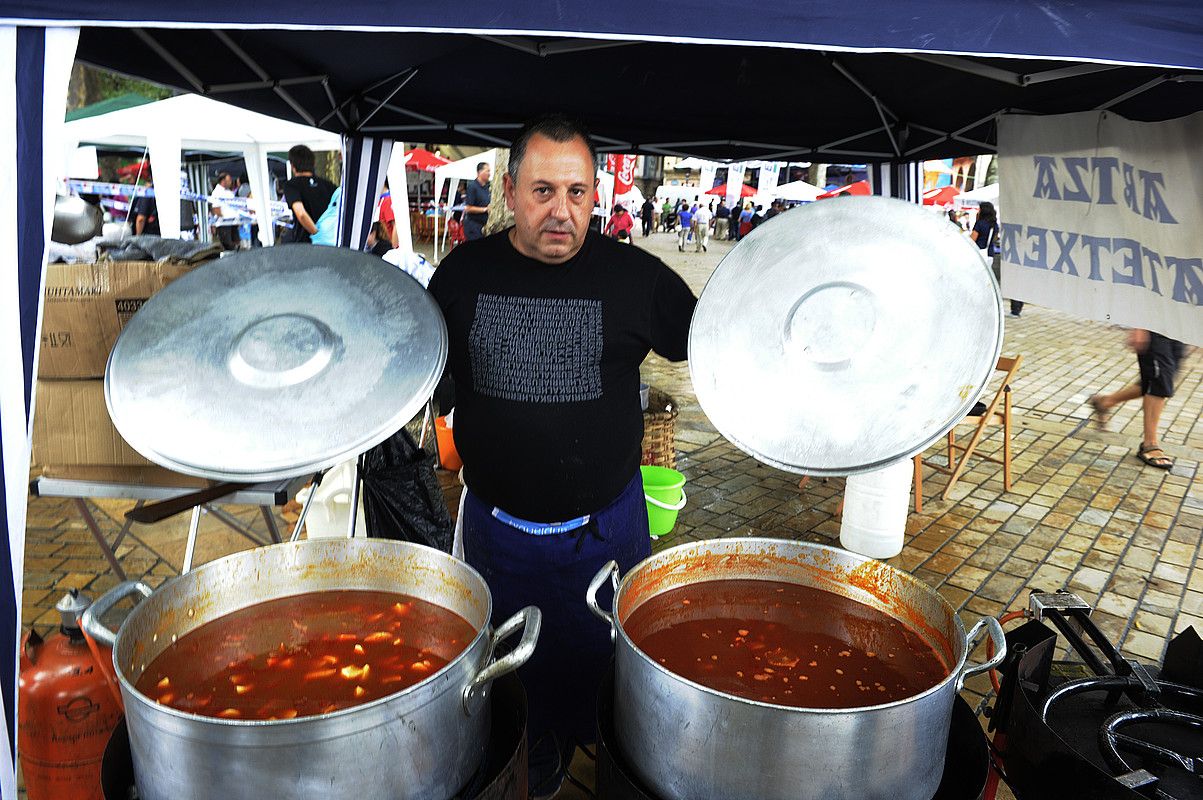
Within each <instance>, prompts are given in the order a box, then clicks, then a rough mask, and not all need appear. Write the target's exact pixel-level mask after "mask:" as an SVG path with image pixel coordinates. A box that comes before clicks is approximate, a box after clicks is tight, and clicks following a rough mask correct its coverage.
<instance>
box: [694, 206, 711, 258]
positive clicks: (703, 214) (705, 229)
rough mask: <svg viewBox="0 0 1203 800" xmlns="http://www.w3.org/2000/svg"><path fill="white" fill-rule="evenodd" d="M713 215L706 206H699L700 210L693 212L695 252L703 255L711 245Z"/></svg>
mask: <svg viewBox="0 0 1203 800" xmlns="http://www.w3.org/2000/svg"><path fill="white" fill-rule="evenodd" d="M712 219H713V215H712V214H711V213H710V209H709V208H707V207H706V206H704V205H698V210H697V211H695V212H693V221H692V223H691V224H692V226H693V251H694V252H695V253H701V252H703V251H704V250H706V246H707V245H708V244H709V243H710V222H711V220H712Z"/></svg>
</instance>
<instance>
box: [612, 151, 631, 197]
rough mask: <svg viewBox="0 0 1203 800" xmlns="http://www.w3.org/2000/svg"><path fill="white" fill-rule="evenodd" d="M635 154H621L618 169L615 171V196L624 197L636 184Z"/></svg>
mask: <svg viewBox="0 0 1203 800" xmlns="http://www.w3.org/2000/svg"><path fill="white" fill-rule="evenodd" d="M635 158H636V157H635V156H619V157H618V159H619V163H618V165H617V169H618V171H617V172H615V173H614V196H615V197H622V196H623V195H624V194H627V193H628V192H630V191H631V188H632V187H634V185H635Z"/></svg>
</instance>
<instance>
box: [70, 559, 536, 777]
mask: <svg viewBox="0 0 1203 800" xmlns="http://www.w3.org/2000/svg"><path fill="white" fill-rule="evenodd" d="M327 589H365V590H377V591H389V592H399V593H404V594H409V595H413V596H415V597H418V598H420V599H423V600H428V601H430V602H433V603H437V604H438V605H440V606H443V607H444V608H447V609H450V610H451V611H454V612H455V613H457V614H459V615H460V616H461V617H463V618H464V619H466V620H467V621H468V622H469V623H470V624H471V625H472V626H473V627H474V628H475V629H477V631H478V634H477V635H476V637H475V638H474V639H473V640H472V643H471V644H470V645H469V646H468V648H467V649H466V650H465V651H464V652H463V653H461V654H460V655H459V656H458V657H457V658H455V659H454V660H453V661H451V663H449V664H448V665H447V666H446V667H444V668H443V669H442V670H440V671H438V672H436V673H435V674H434V675H432V676H430V677H429V678H427V679H426V680H424V681H422V682H421V683H418V684H416V685H414V686H412V687H410V688H408V689H406V690H404V691H401V692H398V693H397V694H394V695H390V696H388V697H385V698H381V699H379V700H376V701H374V702H371V703H366V704H364V705H361V706H356V707H353V708H348V709H344V710H341V711H336V712H333V713H330V714H323V715H320V716H313V717H304V718H297V719H291V720H271V721H248V720H228V719H217V718H212V717H202V716H197V715H195V714H188V713H184V712H181V711H177V710H175V709H172V708H168V707H166V706H162V705H159V704H158V703H156V702H155V701H154V700H152V699H150V698H148V697H146V696H145V695H143V694H141V693H140V692H138V691H137V690H136V689H135V688H134V684H135V683H136V682H137V680H138V678H139V676H140V675H141V674H142V671H143V670H144V669H145V668H146V666H147V665H148V664H149V663H150V662H151V661H152V660H153V659H154V658H155V656H157V655H158V654H159V653H160V652H162V651H163V650H164V649H165V648H166V647H167V646H168V645H170V644H171V642H172V641H174V640H175V639H177V638H178V637H180V636H183V635H184V634H186V633H188V632H189V631H191V630H193V629H195V628H198V627H200V626H201V625H203V624H205V623H206V622H210V621H212V620H214V619H216V618H218V617H221V616H223V615H225V614H229V613H231V612H233V611H237V610H239V609H241V608H245V607H247V606H251V605H254V604H256V603H261V602H265V601H267V600H273V599H276V598H280V597H287V596H291V595H297V594H303V593H307V592H313V591H321V590H327ZM131 594H141V595H144V596H145V597H146V599H145V600H143V601H142V602H141V604H140V605H138V606H137V607H136V608H135V609H134V610H133V611H132V612H131V613H130V615H129V617H127V618H126V620H125V622H124V623H123V624H122V625H121V628H120V631H119V632H118V633H117V634H116V636H115V637H114V635H113V633H112V632H111V631H109V630H108V629H107V628H105V627H104V626H103V625H102V624H100V622H99V620H100V618H101V617H102V616H103V614H104V613H105V612H106V611H107V610H108V609H109V608H111V607H112V606H113V605H114V604H115V603H116V602H118V601H119V600H120V599H121V598H123V597H126V596H129V595H131ZM491 612H492V598H491V597H490V594H489V590H488V587H487V586H486V584H485V582H484V579H483V578H481V576H480V575H479V574H478V573H477V572H476V571H475V570H473V569H472V568H471V567H469V566H468V565H467V564H464V563H463V562H461V561H458V560H456V559H454V558H452V557H451V556H449V555H446V554H444V553H441V552H439V551H437V550H432V549H430V548H428V547H421V546H418V545H413V544H408V543H404V542H394V541H387V540H382V539H317V540H309V541H300V542H290V543H286V544H278V545H273V546H271V547H263V548H258V549H255V550H249V551H246V552H243V553H238V554H235V555H232V556H227V557H226V558H223V559H220V560H218V561H214V562H211V563H209V564H206V565H205V566H203V567H200V568H199V569H197V570H195V571H193V572H190V573H187V574H185V575H181V576H180V577H178V578H173V579H172V580H170V581H168V582H167V583H165V584H164V585H163V586H162V587H160V588H159V589H158V590H157V591H154V592H153V593H152V592H151V590H150V589H149V588H148V587H146V586H145V585H143V584H140V583H132V582H131V583H125V584H122V585H120V586H118V587H117V588H115V589H114V590H112V591H111V592H109V593H108V594H106V595H105V596H104V597H102V598H101V599H100V600H98V601H97V602H96V603H95V604H94V605H93V606H92V608H91V609H90V610H89V613H88V614H87V615H85V618H84V621H83V624H84V628H85V630H87V631H88V632H89V633H90V634H91V635H92V636H94V637H96V638H97V639H100V640H102V641H103V640H107V641H108V642H110V643H111V644H112V645H113V664H114V666H115V667H116V672H117V677H118V680H119V681H120V684H121V695H122V698H123V699H124V702H125V714H126V720H127V723H128V725H129V736H130V746H131V750H132V753H133V760H134V772H135V777H136V782H137V786H138V791H139V794H140V796H141V797H142V798H143V800H168V799H169V798H170V799H171V800H211V799H212V798H222V800H236V799H238V798H245V799H246V800H263V798H271V797H289V798H319V797H320V798H329V797H340V798H354V800H373V799H374V798H378V799H379V800H410V799H411V798H412V800H430V799H431V798H439V799H440V800H446V798H449V797H451V796H452V795H454V794H455V793H456V792H457V791H459V790H460V789H461V788H462V787H463V786H464V784H466V783H467V782H468V780H469V779H470V778H471V777H472V775H473V773H474V772H475V771H476V769H477V767H478V766H479V765H480V762H481V759H482V758H483V756H484V750H485V743H486V741H487V739H488V732H489V722H490V720H489V704H488V703H487V702H486V700H487V699H488V694H489V686H490V683H491V682H492V681H493V680H494V679H495V678H498V677H500V676H502V675H504V674H506V673H508V672H512V671H513V670H515V669H517V668H518V667H519V666H521V665H522V664H523V663H525V661H526V660H527V659H528V658H529V657H530V655H531V653H533V652H534V648H535V642H536V640H537V638H538V635H539V626H540V621H541V616H540V613H539V610H538V609H537V608H534V607H533V606H531V607H528V608H526V609H523V610H522V611H521V612H519V613H518V614H516V615H514V616H513V617H512V618H510V619H509V620H507V621H506V622H505V623H504V624H502V625H501V626H500V627H499V628H498V629H497V631H495V632H493V631H491V630H490V628H489V617H490V614H491ZM519 629H522V640H521V642H520V643H519V645H518V646H517V647H516V648H514V650H513V651H512V652H510V653H509V654H508V655H506V656H505V657H503V658H498V659H494V658H493V651H494V648H495V647H496V645H497V643H498V642H499V641H501V640H502V639H505V638H506V637H508V636H510V635H512V634H513V633H515V632H517V631H518V630H519Z"/></svg>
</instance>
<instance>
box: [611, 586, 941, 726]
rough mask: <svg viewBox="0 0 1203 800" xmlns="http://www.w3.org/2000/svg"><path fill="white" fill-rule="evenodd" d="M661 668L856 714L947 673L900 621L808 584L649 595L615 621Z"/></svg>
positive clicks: (772, 698) (745, 692)
mask: <svg viewBox="0 0 1203 800" xmlns="http://www.w3.org/2000/svg"><path fill="white" fill-rule="evenodd" d="M624 628H625V629H626V631H627V634H628V635H629V636H630V638H631V641H632V642H633V643H634V644H635V646H636V647H638V648H639V649H640V650H642V651H643V652H644V653H646V654H647V655H648V656H649V657H650V658H652V659H653V660H655V661H656V662H657V663H659V664H661V665H663V666H664V667H665V668H667V669H669V670H671V671H672V672H674V673H676V674H677V675H680V676H681V677H683V678H686V679H688V680H691V681H694V682H695V683H698V684H701V685H703V686H707V687H709V688H712V689H717V690H718V691H721V692H726V693H728V694H733V695H736V696H738V697H742V698H745V699H748V700H755V701H759V702H765V703H775V704H778V705H784V706H796V707H806V708H857V707H862V706H872V705H879V704H882V703H889V702H893V701H895V700H901V699H903V698H906V697H910V696H913V695H916V694H919V693H920V692H923V691H925V690H926V689H929V688H931V687H932V686H935V685H936V684H938V683H939V682H940V681H942V680H944V678H946V677H947V676H948V672H949V670H948V667H947V666H946V665H945V664H944V662H943V660H942V659H941V658H940V657H939V656H938V655H937V654H936V652H935V651H934V650H933V649H932V648H931V646H930V645H928V644H927V643H926V642H925V641H924V640H923V639H922V638H921V637H920V636H919V635H918V634H916V633H915V632H914V631H912V630H910V629H909V628H908V627H907V626H906V625H905V624H904V623H902V622H900V621H899V620H897V619H894V618H893V617H890V616H889V615H887V614H884V613H882V612H881V611H878V610H877V609H874V608H871V607H869V606H867V605H864V604H863V603H858V602H856V601H854V600H850V599H848V598H847V597H842V596H840V595H836V594H833V593H831V592H827V591H823V590H821V589H816V588H814V587H809V586H800V585H797V584H794V583H784V582H778V581H764V580H742V579H732V580H711V581H701V582H698V583H692V584H689V585H686V586H681V587H677V588H674V589H670V590H668V591H666V592H663V593H662V594H658V595H656V596H654V597H652V598H650V599H649V600H647V601H645V602H644V603H642V604H641V605H640V606H639V607H638V608H636V609H635V610H634V611H633V612H632V613H631V615H630V617H628V619H627V620H626V622H625V623H624Z"/></svg>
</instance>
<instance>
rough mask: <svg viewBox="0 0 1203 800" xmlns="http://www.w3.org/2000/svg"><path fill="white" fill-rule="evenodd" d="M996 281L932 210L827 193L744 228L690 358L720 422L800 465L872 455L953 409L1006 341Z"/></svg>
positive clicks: (736, 438)
mask: <svg viewBox="0 0 1203 800" xmlns="http://www.w3.org/2000/svg"><path fill="white" fill-rule="evenodd" d="M1002 330H1003V323H1002V302H1001V298H1000V296H999V290H998V284H997V282H996V281H995V279H994V275H993V272H992V271H991V269H990V267H989V265H988V264H987V263H986V262H985V260H984V259H983V258H982V257H981V255H980V254H979V253H978V252H977V247H976V245H975V244H974V243H973V242H971V241H970V240H969V239H967V238H966V237H965V235H964V234H963V233H962V232H961V231H960V230H958V229H957V228H956V227H955V226H953V225H951V224H950V223H949V222H948V220H947V219H946V218H944V217H942V216H940V215H937V214H935V213H934V212H933V211H931V210H930V209H924V208H922V207H920V206H917V205H914V204H911V203H905V202H902V201H900V200H892V199H889V198H881V197H856V198H839V199H832V200H824V201H820V202H817V203H811V204H809V205H806V206H802V207H800V208H797V209H794V210H791V211H789V212H788V213H786V214H784V215H782V216H779V217H777V218H775V219H773V220H771V221H769V222H768V223H766V224H764V225H763V226H761V227H759V228H757V229H756V230H755V231H754V232H753V233H752V234H751V235H750V236H748V237H746V238H745V239H743V240H742V241H741V242H740V243H739V245H737V246H736V248H735V249H734V250H732V251H731V253H730V254H729V255H727V257H726V258H724V259H723V261H722V263H721V264H719V266H718V268H717V269H716V270H715V272H714V274H713V275H712V276H711V278H710V280H709V282H708V283H707V284H706V288H705V290H704V291H703V292H702V295H701V297H700V299H699V300H698V306H697V310H696V311H695V312H694V317H693V323H692V326H691V328H690V333H689V369H690V374H691V376H692V378H693V386H694V390H695V392H696V393H697V396H698V402H699V403H700V404H701V406H702V408H703V410H705V412H706V414H707V416H709V418H710V421H711V422H712V423H713V424H714V426H715V427H716V428H717V429H718V430H719V432H720V433H722V434H723V435H724V436H726V437H727V438H728V439H730V440H731V441H732V442H733V443H735V444H736V445H737V446H738V447H740V448H741V449H743V450H745V451H746V452H748V453H749V454H751V455H752V456H754V457H755V458H757V459H758V460H760V461H762V462H764V463H766V464H770V465H772V466H776V467H779V468H782V469H786V470H789V471H792V472H799V473H805V474H810V475H848V474H854V473H859V472H867V471H870V470H874V469H879V468H881V467H882V466H884V465H886V464H888V463H890V462H891V461H896V460H898V459H900V458H906V457H909V456H911V455H914V454H915V453H918V452H920V451H922V450H923V449H925V448H926V447H927V446H928V445H930V444H932V443H933V442H935V441H936V440H938V439H939V438H940V437H941V436H943V435H944V434H945V433H947V432H948V430H950V429H951V428H952V427H953V426H954V425H955V424H956V423H957V422H958V421H959V420H960V419H962V418H963V417H964V416H965V414H966V413H967V412H968V411H969V409H970V408H971V407H972V406H973V403H974V402H975V401H976V400H977V399H978V396H979V394H980V393H981V391H982V389H983V388H984V387H985V386H986V383H987V382H988V381H989V379H990V376H991V373H992V371H993V369H994V365H995V362H996V361H997V359H998V354H999V352H1000V350H1001V349H1002Z"/></svg>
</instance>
